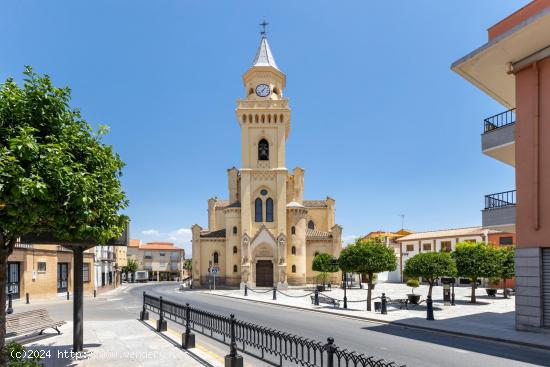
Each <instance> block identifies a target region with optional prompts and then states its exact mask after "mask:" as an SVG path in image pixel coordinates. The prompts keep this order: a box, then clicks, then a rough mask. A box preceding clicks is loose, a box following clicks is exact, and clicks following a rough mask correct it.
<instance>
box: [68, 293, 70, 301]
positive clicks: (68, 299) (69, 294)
mask: <svg viewBox="0 0 550 367" xmlns="http://www.w3.org/2000/svg"><path fill="white" fill-rule="evenodd" d="M69 299H70V294H69V291H67V301H68V300H69Z"/></svg>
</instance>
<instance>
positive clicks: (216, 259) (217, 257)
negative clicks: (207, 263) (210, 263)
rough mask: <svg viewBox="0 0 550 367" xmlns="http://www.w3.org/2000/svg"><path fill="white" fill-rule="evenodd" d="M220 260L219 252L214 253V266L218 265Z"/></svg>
mask: <svg viewBox="0 0 550 367" xmlns="http://www.w3.org/2000/svg"><path fill="white" fill-rule="evenodd" d="M218 260H219V256H218V253H217V252H214V264H217V263H218Z"/></svg>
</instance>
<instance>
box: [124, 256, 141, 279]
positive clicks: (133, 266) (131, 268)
mask: <svg viewBox="0 0 550 367" xmlns="http://www.w3.org/2000/svg"><path fill="white" fill-rule="evenodd" d="M138 267H139V266H138V262H137V261H136V260H134V259H128V262H127V264H126V266H125V267H124V268H123V270H124V272H125V273H126V280H129V278H128V274H132V277H133V275H134V273H135V272H136V271H137V270H138Z"/></svg>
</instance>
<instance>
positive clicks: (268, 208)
mask: <svg viewBox="0 0 550 367" xmlns="http://www.w3.org/2000/svg"><path fill="white" fill-rule="evenodd" d="M265 221H266V222H273V199H272V198H269V199H267V200H266V201H265Z"/></svg>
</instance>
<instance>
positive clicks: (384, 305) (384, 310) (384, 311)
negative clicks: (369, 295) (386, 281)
mask: <svg viewBox="0 0 550 367" xmlns="http://www.w3.org/2000/svg"><path fill="white" fill-rule="evenodd" d="M380 300H381V302H382V309H381V310H380V313H381V314H382V315H387V314H388V304H387V303H386V302H387V301H388V300H387V299H386V293H382V297H380Z"/></svg>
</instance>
